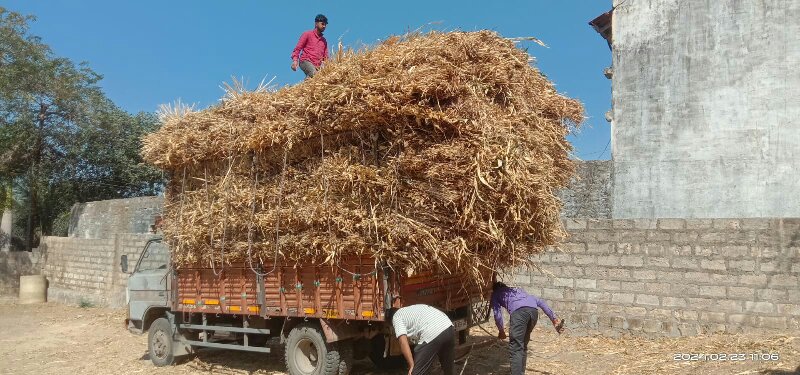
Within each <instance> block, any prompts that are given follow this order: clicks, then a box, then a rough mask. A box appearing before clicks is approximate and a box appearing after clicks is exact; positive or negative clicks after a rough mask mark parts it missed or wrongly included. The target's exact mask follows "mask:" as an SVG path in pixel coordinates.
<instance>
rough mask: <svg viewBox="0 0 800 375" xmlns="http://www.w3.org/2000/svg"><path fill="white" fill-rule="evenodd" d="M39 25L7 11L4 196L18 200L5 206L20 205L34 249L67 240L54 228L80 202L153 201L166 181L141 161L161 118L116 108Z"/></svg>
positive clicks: (1, 114) (2, 84) (83, 66)
mask: <svg viewBox="0 0 800 375" xmlns="http://www.w3.org/2000/svg"><path fill="white" fill-rule="evenodd" d="M33 21H35V18H34V17H32V16H23V15H20V14H18V13H15V12H11V11H9V10H6V9H4V8H2V7H0V196H2V197H13V199H4V200H3V201H2V202H0V208H2V209H6V208H9V207H7V206H8V205H9V203H10V202H11V201H13V206H14V207H13V208H14V211H15V216H16V217H17V219H18V220H17V221H16V223H15V224H16V225H15V227H16V228H17V230H20V228H22V227H24V236H25V242H26V243H27V244H28V247H30V246H32V245H33V244H34V242H35V238H34V237H35V236H34V234H35V233H37V232H39V233H41V234H43V235H49V234H54V233H55V234H61V235H65V234H66V233H64V230H65V229H64V228H54V224H57V219H58V218H59V217H61V218H62V221H63V220H64V219H63V218H64V217H68V216H67V215H68V212H69V210H70V208H71V206H72V205H73V204H74V203H76V202H86V201H93V200H102V199H113V198H125V197H134V196H142V195H153V194H156V193H157V192H158V191H159V190H160V189H161V188H162V181H163V178H162V175H161V172H159V171H158V170H156V169H154V168H152V167H150V166H147V165H145V164H143V162H142V160H141V157H140V155H139V148H140V146H141V143H140V138H141V136H142V135H143V134H144V133H147V132H151V131H153V130H154V129H156V128H157V127H158V120H157V118H156V116H155V115H154V114H151V113H139V114H136V115H131V114H129V113H127V112H125V111H123V110H121V109H120V108H118V107H117V106H116V105H114V103H113V102H111V101H110V100H109V99H108V98H107V97H106V96H105V94H104V93H103V91H102V89H101V88H100V86H99V85H98V83H99V82H100V80H101V79H102V76H101V75H99V74H98V73H96V72H94V71H93V70H92V69H91V68H90V67H89V65H88V64H87V63H85V62H82V63H79V64H75V63H73V62H72V61H71V60H69V59H67V58H63V57H57V56H54V54H53V52H52V50H51V49H50V48H49V47H48V46H47V45H46V44H44V43H43V42H42V40H41V39H40V38H39V37H37V36H34V35H31V34H30V30H29V23H30V22H33ZM10 191H13V194H11V193H10ZM23 222H24V224H23Z"/></svg>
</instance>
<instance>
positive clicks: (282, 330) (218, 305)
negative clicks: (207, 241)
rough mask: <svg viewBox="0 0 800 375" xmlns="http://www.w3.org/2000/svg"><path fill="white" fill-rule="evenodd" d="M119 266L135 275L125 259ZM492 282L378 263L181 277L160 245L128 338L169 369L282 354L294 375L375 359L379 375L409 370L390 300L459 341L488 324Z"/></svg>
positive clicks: (146, 262)
mask: <svg viewBox="0 0 800 375" xmlns="http://www.w3.org/2000/svg"><path fill="white" fill-rule="evenodd" d="M120 266H121V268H122V271H123V272H125V273H128V268H129V263H128V259H127V255H123V256H122V259H121V262H120ZM492 277H493V275H492V274H491V273H487V274H486V275H485V277H484V278H483V281H482V282H476V281H475V280H474V279H469V278H468V277H467V276H465V275H460V274H439V273H434V272H430V271H427V272H416V273H411V274H408V273H406V272H397V271H395V270H392V269H391V268H390V267H387V266H386V265H381V264H380V263H378V262H376V261H375V259H373V258H371V257H368V256H363V257H351V258H347V259H344V260H342V261H340V262H338V263H337V264H333V265H332V264H322V265H312V264H308V265H304V264H294V263H292V264H281V263H280V262H276V261H274V260H272V261H267V262H255V261H253V262H244V263H241V264H233V265H226V266H224V267H222V266H220V265H217V266H213V267H212V266H211V265H196V266H189V267H187V266H181V267H176V266H175V265H173V264H172V263H171V261H170V257H169V249H168V247H167V246H166V244H164V243H162V241H161V239H158V238H155V239H152V240H150V241H148V242H147V244H146V245H145V246H144V249H143V251H142V252H141V254H140V255H139V258H138V260H137V261H136V263H135V266H134V267H133V269H132V272H130V277H129V279H128V286H127V294H126V299H127V303H128V317H127V319H126V322H125V324H126V327H127V328H128V330H129V331H131V332H134V333H138V334H145V333H146V334H147V335H148V351H149V356H150V359H151V360H152V362H153V364H154V365H156V366H166V365H170V364H172V363H174V361H175V359H176V358H178V357H180V356H183V355H188V354H191V353H194V352H196V351H197V350H199V349H202V348H218V349H230V350H240V351H250V352H261V353H269V352H270V350H272V349H275V348H276V347H277V348H280V347H283V349H284V352H285V362H286V367H287V371H288V372H289V373H290V374H292V375H312V374H313V375H317V374H320V375H333V374H340V375H344V374H347V373H349V371H350V369H351V368H352V364H353V361H354V360H358V359H363V358H366V357H369V358H370V359H371V360H372V361H373V362H374V363H375V365H376V366H378V367H379V368H389V367H398V366H402V365H403V364H404V363H405V361H404V360H403V358H402V356H401V355H400V352H399V347H398V345H397V340H396V339H395V338H394V335H392V330H391V324H390V323H391V322H388V321H386V320H385V316H386V312H387V309H388V308H389V307H390V305H391V303H390V301H391V298H392V296H393V295H400V296H401V297H402V298H403V300H404V301H405V303H406V304H407V305H410V304H416V303H424V304H428V305H432V306H436V307H438V308H439V309H441V310H442V311H444V312H445V313H447V315H448V316H449V317H450V319H451V320H452V321H453V324H454V326H455V328H456V330H457V332H458V343H457V345H458V347H457V352H458V351H461V352H463V351H464V350H463V349H465V348H467V347H468V345H474V343H473V344H470V343H469V341H470V340H469V339H468V331H469V328H470V327H471V326H473V325H476V324H479V323H481V322H483V321H486V320H487V319H488V316H489V305H488V302H486V301H487V300H488V297H489V294H488V293H489V292H490V287H489V286H490V283H491V278H492Z"/></svg>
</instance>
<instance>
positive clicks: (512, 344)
mask: <svg viewBox="0 0 800 375" xmlns="http://www.w3.org/2000/svg"><path fill="white" fill-rule="evenodd" d="M537 320H539V309H537V308H535V307H521V308H519V309H517V310H516V311H514V312H513V313H512V314H511V322H510V327H509V329H508V352H509V356H510V357H511V375H523V374H525V368H526V362H527V360H528V341H530V339H531V331H533V327H535V326H536V321H537Z"/></svg>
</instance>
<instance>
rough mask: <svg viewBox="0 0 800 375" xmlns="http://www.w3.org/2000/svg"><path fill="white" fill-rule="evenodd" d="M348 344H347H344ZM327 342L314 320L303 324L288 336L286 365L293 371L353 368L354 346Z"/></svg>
mask: <svg viewBox="0 0 800 375" xmlns="http://www.w3.org/2000/svg"><path fill="white" fill-rule="evenodd" d="M343 345H346V344H343ZM342 349H346V348H344V347H342V348H339V346H337V345H334V344H328V343H327V342H325V336H323V335H322V332H321V331H320V329H319V328H317V327H316V326H314V325H312V324H307V323H306V324H300V325H298V326H297V327H294V328H293V329H292V330H291V331H290V332H289V337H288V338H287V340H286V368H287V369H288V370H289V373H290V374H292V375H347V374H348V373H349V372H350V369H351V368H352V350H349V351H348V350H342Z"/></svg>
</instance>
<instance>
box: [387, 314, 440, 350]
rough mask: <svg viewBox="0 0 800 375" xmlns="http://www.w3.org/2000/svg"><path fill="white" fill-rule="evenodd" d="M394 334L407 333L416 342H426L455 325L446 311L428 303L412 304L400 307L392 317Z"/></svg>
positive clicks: (398, 335)
mask: <svg viewBox="0 0 800 375" xmlns="http://www.w3.org/2000/svg"><path fill="white" fill-rule="evenodd" d="M392 325H393V326H394V334H395V336H397V337H400V336H402V335H406V336H407V337H408V340H409V341H411V342H412V343H414V344H425V343H428V342H431V341H433V339H435V338H436V336H439V334H440V333H442V332H444V331H445V330H446V329H448V328H450V327H452V326H453V322H451V321H450V318H448V317H447V315H445V313H443V312H441V311H439V310H438V309H437V308H435V307H432V306H428V305H411V306H406V307H403V308H400V309H399V310H397V312H396V313H395V314H394V317H393V318H392Z"/></svg>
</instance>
